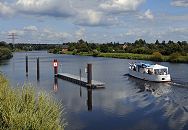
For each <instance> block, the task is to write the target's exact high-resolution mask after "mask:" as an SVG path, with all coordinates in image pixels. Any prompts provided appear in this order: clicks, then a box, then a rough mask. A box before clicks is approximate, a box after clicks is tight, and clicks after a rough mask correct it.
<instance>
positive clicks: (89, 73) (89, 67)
mask: <svg viewBox="0 0 188 130" xmlns="http://www.w3.org/2000/svg"><path fill="white" fill-rule="evenodd" d="M87 84H88V85H89V86H91V85H92V64H87Z"/></svg>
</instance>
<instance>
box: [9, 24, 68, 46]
mask: <svg viewBox="0 0 188 130" xmlns="http://www.w3.org/2000/svg"><path fill="white" fill-rule="evenodd" d="M11 33H15V34H16V35H17V38H18V39H17V41H20V42H28V41H30V42H33V43H36V42H38V41H40V42H50V43H52V41H53V43H54V42H56V43H57V42H60V41H61V42H62V41H69V40H70V37H71V34H70V33H68V32H58V31H55V30H53V29H48V28H43V29H38V28H37V27H36V26H33V25H30V26H26V27H23V28H22V29H12V30H10V31H8V32H6V34H11Z"/></svg>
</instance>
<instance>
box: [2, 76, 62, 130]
mask: <svg viewBox="0 0 188 130" xmlns="http://www.w3.org/2000/svg"><path fill="white" fill-rule="evenodd" d="M0 104H1V106H0V129H3V130H63V129H64V125H62V124H61V114H62V110H63V109H62V106H61V105H60V104H59V103H57V102H55V101H54V100H53V99H52V98H51V97H50V96H49V95H47V94H45V93H37V92H36V91H35V89H34V88H33V87H31V86H24V87H23V88H22V89H21V90H20V89H12V88H11V87H10V86H9V85H8V82H7V81H6V80H5V79H4V78H3V77H2V76H1V75H0Z"/></svg>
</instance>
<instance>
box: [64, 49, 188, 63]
mask: <svg viewBox="0 0 188 130" xmlns="http://www.w3.org/2000/svg"><path fill="white" fill-rule="evenodd" d="M65 54H68V55H80V56H94V57H106V58H118V59H131V60H148V61H158V62H171V63H188V56H177V57H176V58H174V59H172V58H171V57H170V56H162V57H161V59H155V58H154V57H153V55H149V54H133V53H99V54H98V55H93V53H88V52H80V53H77V54H74V53H73V52H72V51H68V52H66V53H65Z"/></svg>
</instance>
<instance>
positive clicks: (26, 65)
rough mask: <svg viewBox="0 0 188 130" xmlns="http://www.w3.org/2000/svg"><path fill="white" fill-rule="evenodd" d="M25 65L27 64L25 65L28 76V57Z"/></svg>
mask: <svg viewBox="0 0 188 130" xmlns="http://www.w3.org/2000/svg"><path fill="white" fill-rule="evenodd" d="M25 63H26V64H25V67H26V68H25V70H26V76H28V56H27V55H26V56H25Z"/></svg>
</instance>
